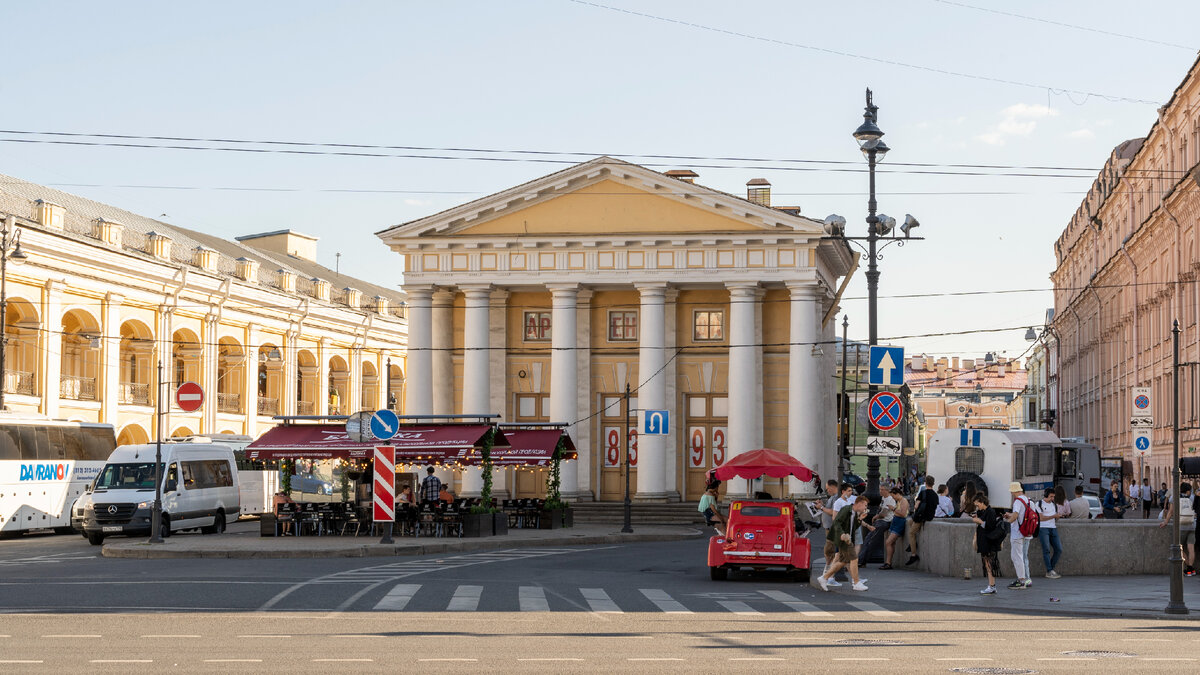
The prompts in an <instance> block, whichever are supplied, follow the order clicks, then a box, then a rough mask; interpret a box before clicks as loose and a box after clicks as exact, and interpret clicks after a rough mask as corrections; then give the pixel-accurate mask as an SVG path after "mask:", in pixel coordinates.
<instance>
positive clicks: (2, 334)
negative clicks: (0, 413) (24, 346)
mask: <svg viewBox="0 0 1200 675" xmlns="http://www.w3.org/2000/svg"><path fill="white" fill-rule="evenodd" d="M10 235H11V236H12V242H11V243H12V251H11V252H9V250H8V247H9V243H10V242H9V240H8V237H9V236H10ZM27 258H29V256H28V255H26V253H25V251H23V250H21V231H20V230H18V229H17V219H16V218H15V217H14V216H13V215H12V214H9V215H8V216H5V218H4V229H2V230H0V410H5V409H6V408H5V403H4V390H5V388H6V387H5V385H6V384H7V380H8V371H7V370H5V368H6V366H7V363H6V356H7V354H8V261H9V260H12V264H14V265H19V264H21V263H23V262H25V260H26V259H27Z"/></svg>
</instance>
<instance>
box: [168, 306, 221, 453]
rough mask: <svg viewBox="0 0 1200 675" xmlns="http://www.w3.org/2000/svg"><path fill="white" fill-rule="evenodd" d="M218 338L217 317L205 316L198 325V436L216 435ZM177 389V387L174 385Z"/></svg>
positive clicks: (173, 393) (218, 387)
mask: <svg viewBox="0 0 1200 675" xmlns="http://www.w3.org/2000/svg"><path fill="white" fill-rule="evenodd" d="M219 339H220V338H219V337H218V333H217V315H216V314H212V313H209V314H206V315H205V316H204V321H202V322H201V323H200V378H201V380H200V383H199V384H200V386H201V387H202V388H203V389H204V406H203V407H202V408H200V425H199V428H198V429H197V430H196V433H198V434H215V433H217V390H218V389H220V382H218V381H217V374H218V373H219V372H220V370H218V368H217V359H219V358H220V353H219V352H218V351H217V341H218V340H219ZM176 386H177V387H178V385H176ZM171 395H172V397H173V396H174V395H175V390H174V389H172V390H171Z"/></svg>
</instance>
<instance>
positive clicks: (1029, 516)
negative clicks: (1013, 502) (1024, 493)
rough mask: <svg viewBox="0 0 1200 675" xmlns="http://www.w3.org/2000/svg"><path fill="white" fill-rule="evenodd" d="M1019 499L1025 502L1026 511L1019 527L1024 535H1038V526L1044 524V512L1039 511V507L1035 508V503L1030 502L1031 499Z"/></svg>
mask: <svg viewBox="0 0 1200 675" xmlns="http://www.w3.org/2000/svg"><path fill="white" fill-rule="evenodd" d="M1017 500H1018V501H1024V502H1025V512H1024V514H1023V515H1022V516H1021V522H1020V524H1019V529H1020V532H1021V536H1022V537H1036V536H1037V533H1038V528H1039V527H1040V526H1041V524H1042V514H1040V513H1038V511H1037V509H1035V508H1033V504H1031V503H1029V499H1027V498H1025V497H1018V498H1017Z"/></svg>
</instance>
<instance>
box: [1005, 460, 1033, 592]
mask: <svg viewBox="0 0 1200 675" xmlns="http://www.w3.org/2000/svg"><path fill="white" fill-rule="evenodd" d="M1008 491H1009V492H1010V493H1011V494H1012V510H1011V511H1009V512H1008V513H1006V514H1004V519H1005V520H1007V521H1008V522H1009V528H1008V543H1009V545H1010V548H1011V549H1012V561H1013V568H1014V569H1015V570H1016V571H1017V580H1016V581H1014V582H1012V583H1011V584H1009V585H1008V587H1009V588H1012V589H1017V588H1029V587H1030V586H1033V582H1032V581H1030V580H1029V542H1030V541H1031V540H1032V539H1033V537H1026V536H1024V535H1022V534H1021V520H1022V519H1024V517H1025V511H1026V509H1030V508H1033V506H1032V505H1031V504H1030V503H1029V498H1027V497H1026V496H1025V488H1023V487H1021V484H1020V483H1018V482H1016V481H1013V482H1012V483H1009V485H1008Z"/></svg>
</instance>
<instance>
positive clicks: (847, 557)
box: [817, 496, 867, 591]
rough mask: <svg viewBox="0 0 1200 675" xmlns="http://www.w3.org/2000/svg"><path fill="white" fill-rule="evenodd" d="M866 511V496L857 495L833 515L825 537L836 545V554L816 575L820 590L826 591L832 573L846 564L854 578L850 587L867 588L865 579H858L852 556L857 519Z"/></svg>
mask: <svg viewBox="0 0 1200 675" xmlns="http://www.w3.org/2000/svg"><path fill="white" fill-rule="evenodd" d="M866 512H867V498H866V497H863V496H859V497H857V498H855V500H854V503H853V504H850V505H849V506H843V507H842V509H841V510H840V511H838V514H837V515H836V516H834V517H833V528H832V529H831V530H829V534H828V535H826V539H828V540H830V541H833V542H834V545H835V546H836V547H837V556H836V557H835V558H834V562H833V564H832V565H829V564H827V565H826V569H825V573H824V574H822V575H821V576H819V577H817V583H818V584H820V586H821V590H823V591H828V590H829V587H830V585H831V584H830V583H829V582H830V580H831V579H832V578H833V575H834V574H835V573H837V571H838V570H840V569H841V568H842V567H845V566H847V565H849V567H850V578H851V579H853V580H854V585H853V586H851V588H853V589H854V590H856V591H865V590H867V584H866V579H860V578H859V576H858V559H857V558H856V557H854V532H855V530H857V529H858V527H859V520H860V519H861V518H862V517H863V515H864V514H866Z"/></svg>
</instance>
